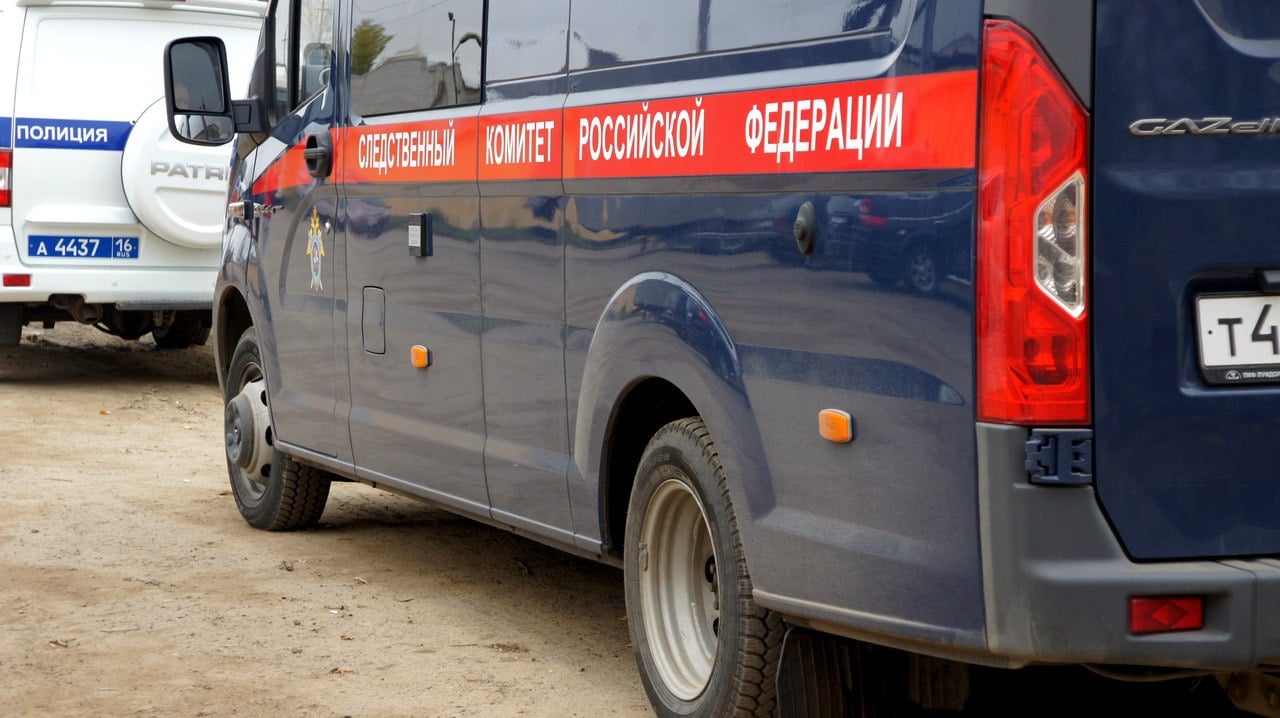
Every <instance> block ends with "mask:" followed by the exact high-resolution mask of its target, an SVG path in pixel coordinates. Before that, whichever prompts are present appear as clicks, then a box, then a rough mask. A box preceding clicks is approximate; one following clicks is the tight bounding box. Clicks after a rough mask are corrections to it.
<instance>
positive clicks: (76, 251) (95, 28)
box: [0, 0, 264, 348]
mask: <svg viewBox="0 0 1280 718" xmlns="http://www.w3.org/2000/svg"><path fill="white" fill-rule="evenodd" d="M263 8H264V4H263V3H260V2H254V1H253V0H174V1H165V2H156V1H153V0H142V1H140V2H131V3H127V4H122V3H118V2H108V1H97V0H73V1H71V2H67V1H65V0H58V1H54V0H47V1H46V0H3V1H0V67H4V68H6V71H5V72H4V73H2V74H0V344H15V343H17V342H18V341H19V339H20V338H21V330H22V327H23V325H25V324H28V323H42V324H44V325H45V326H53V324H54V323H56V322H60V321H71V320H74V321H78V322H83V323H85V324H92V325H94V326H96V327H98V328H100V329H102V330H103V331H106V332H109V333H111V334H114V335H117V336H120V337H123V338H125V339H138V338H139V337H142V336H144V335H147V334H150V335H151V336H153V337H154V339H155V342H156V344H157V345H159V346H161V347H166V348H181V347H185V346H189V345H191V344H193V343H196V344H202V343H204V341H205V339H206V338H207V337H208V334H209V326H210V308H211V306H212V297H213V279H214V272H215V268H216V265H217V262H218V257H219V248H220V247H221V243H222V224H223V215H224V214H225V208H226V203H225V198H226V185H227V177H228V164H229V162H228V160H229V152H228V150H227V149H226V148H217V149H210V148H201V147H192V146H190V145H186V144H183V143H180V142H178V141H176V140H174V139H173V138H172V137H171V136H170V135H169V132H168V126H167V121H166V119H165V107H164V102H163V99H162V98H163V95H164V89H163V74H162V68H163V65H162V63H161V61H160V60H161V57H162V54H163V50H164V46H165V44H166V43H167V42H169V41H170V40H172V39H173V38H175V37H179V36H182V35H190V34H192V33H206V34H211V35H216V36H218V37H220V38H222V39H223V40H224V41H225V42H226V43H227V46H228V47H230V48H232V49H233V50H234V52H233V57H235V58H236V59H235V60H233V62H232V67H233V69H234V70H235V73H234V76H235V77H238V78H244V77H245V76H246V75H247V70H248V65H249V61H250V58H249V56H250V55H251V53H252V48H253V43H254V41H255V39H256V38H257V35H258V30H259V26H260V24H261V18H262V12H263ZM237 87H238V88H240V89H243V80H242V81H241V83H240V84H238V85H237Z"/></svg>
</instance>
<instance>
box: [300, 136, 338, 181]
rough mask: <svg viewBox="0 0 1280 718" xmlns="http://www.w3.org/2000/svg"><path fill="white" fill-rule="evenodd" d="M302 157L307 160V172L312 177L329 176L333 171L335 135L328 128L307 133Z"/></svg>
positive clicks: (322, 177) (321, 177)
mask: <svg viewBox="0 0 1280 718" xmlns="http://www.w3.org/2000/svg"><path fill="white" fill-rule="evenodd" d="M302 158H303V159H304V160H306V161H307V172H309V173H310V174H311V176H312V177H316V178H318V179H324V178H326V177H328V176H329V174H330V173H331V172H332V171H333V137H332V135H330V134H329V131H328V130H325V131H324V132H313V133H311V134H309V135H307V144H306V146H305V147H304V148H303V150H302Z"/></svg>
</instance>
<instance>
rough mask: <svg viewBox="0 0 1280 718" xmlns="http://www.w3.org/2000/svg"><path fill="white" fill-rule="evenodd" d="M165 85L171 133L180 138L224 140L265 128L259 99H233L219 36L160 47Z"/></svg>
mask: <svg viewBox="0 0 1280 718" xmlns="http://www.w3.org/2000/svg"><path fill="white" fill-rule="evenodd" d="M164 86H165V108H166V109H167V110H168V116H169V132H170V133H171V134H172V135H173V136H174V137H175V138H177V139H178V140H181V141H182V142H186V143H188V144H192V145H206V146H216V145H224V144H226V143H228V142H230V141H231V138H232V137H233V136H234V135H235V134H236V133H237V132H262V131H263V130H264V129H265V122H264V121H263V120H264V116H263V112H262V109H261V107H260V104H261V103H259V102H257V101H256V100H252V99H251V100H239V101H232V99H231V89H230V86H229V84H228V82H227V48H226V45H225V44H223V42H222V38H218V37H185V38H181V39H178V40H174V41H173V42H170V43H169V44H168V45H167V46H166V47H165V49H164Z"/></svg>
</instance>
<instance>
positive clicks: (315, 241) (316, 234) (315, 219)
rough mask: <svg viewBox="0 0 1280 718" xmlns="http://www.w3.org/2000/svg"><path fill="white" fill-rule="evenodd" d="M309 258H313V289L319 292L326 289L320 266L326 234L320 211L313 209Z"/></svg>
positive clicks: (308, 250)
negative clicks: (321, 278)
mask: <svg viewBox="0 0 1280 718" xmlns="http://www.w3.org/2000/svg"><path fill="white" fill-rule="evenodd" d="M307 256H308V257H311V288H312V289H314V290H315V291H317V292H319V291H321V290H322V289H324V285H323V284H321V283H320V266H321V262H322V261H323V260H322V258H323V257H324V233H323V232H322V231H321V229H320V210H318V209H316V208H314V207H312V208H311V228H310V229H309V231H308V232H307Z"/></svg>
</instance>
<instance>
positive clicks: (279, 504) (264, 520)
mask: <svg viewBox="0 0 1280 718" xmlns="http://www.w3.org/2000/svg"><path fill="white" fill-rule="evenodd" d="M263 377H264V375H263V373H262V357H261V353H260V350H259V348H258V332H257V330H255V329H254V328H253V327H250V328H248V329H246V330H245V332H244V334H242V335H240V341H239V342H237V343H236V348H235V351H234V352H233V353H232V354H231V365H230V367H229V368H228V370H227V384H226V388H225V393H224V395H223V398H224V401H225V404H226V419H225V424H224V426H225V430H226V440H227V472H228V474H229V475H230V477H231V493H232V495H234V496H235V499H236V507H237V508H239V509H240V515H241V516H243V517H244V520H245V521H247V522H248V523H249V525H250V526H255V527H257V528H260V529H267V530H268V531H288V530H292V529H299V528H307V527H309V526H314V525H315V524H316V522H317V521H319V520H320V515H321V514H323V513H324V505H325V502H326V501H328V499H329V485H330V481H331V476H330V475H329V474H328V473H327V472H325V471H322V470H320V469H316V468H314V467H311V466H305V465H303V464H299V463H298V462H296V461H294V460H293V459H292V458H290V457H288V456H286V455H285V454H283V453H281V452H280V451H279V450H277V449H276V448H275V446H274V433H273V431H272V428H271V426H270V411H269V407H268V406H267V391H266V383H265V381H264V379H263ZM246 387H247V388H246ZM255 477H256V478H255Z"/></svg>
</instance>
